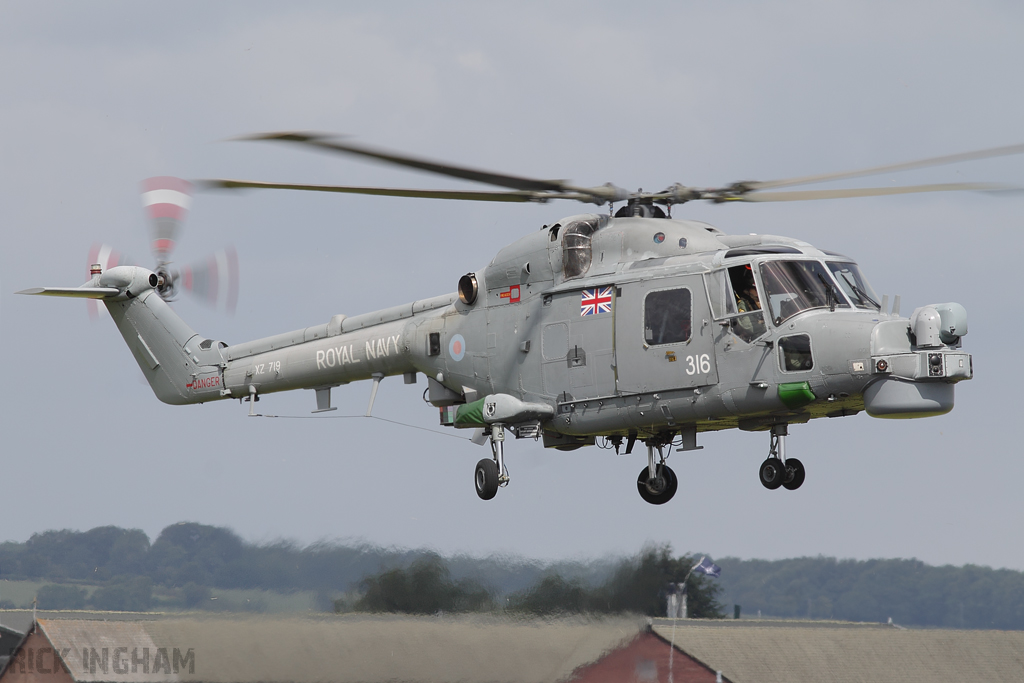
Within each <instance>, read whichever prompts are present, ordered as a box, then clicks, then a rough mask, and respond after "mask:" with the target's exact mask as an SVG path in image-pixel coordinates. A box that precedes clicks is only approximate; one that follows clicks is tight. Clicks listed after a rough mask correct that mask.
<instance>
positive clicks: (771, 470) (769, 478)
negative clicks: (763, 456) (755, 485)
mask: <svg viewBox="0 0 1024 683" xmlns="http://www.w3.org/2000/svg"><path fill="white" fill-rule="evenodd" d="M791 459H792V458H791ZM797 462H799V461H797ZM800 467H801V471H802V470H803V465H801V466H800ZM757 474H758V476H760V478H761V485H762V486H764V487H765V488H766V489H768V490H769V491H774V490H775V489H777V488H779V487H780V486H782V482H783V481H784V480H785V479H786V469H785V468H784V467H783V466H782V461H781V460H779V459H778V458H768V459H767V460H765V461H764V462H763V463H761V469H759V470H758V472H757ZM801 483H803V482H802V481H801Z"/></svg>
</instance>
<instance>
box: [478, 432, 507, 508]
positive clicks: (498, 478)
mask: <svg viewBox="0 0 1024 683" xmlns="http://www.w3.org/2000/svg"><path fill="white" fill-rule="evenodd" d="M504 445H505V428H504V427H503V426H501V425H492V426H491V454H492V457H491V459H487V458H484V459H483V460H481V461H480V462H478V463H477V464H476V474H475V476H474V478H473V479H474V482H475V484H476V495H478V496H480V498H481V499H483V500H490V499H491V498H494V496H495V495H496V494H497V493H498V487H499V486H507V485H508V482H509V476H508V469H507V468H506V467H505V451H504Z"/></svg>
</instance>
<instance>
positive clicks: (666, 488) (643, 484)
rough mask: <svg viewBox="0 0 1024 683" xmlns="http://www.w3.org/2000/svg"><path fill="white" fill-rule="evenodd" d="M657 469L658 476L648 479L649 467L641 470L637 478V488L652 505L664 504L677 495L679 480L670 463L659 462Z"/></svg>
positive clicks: (642, 496)
mask: <svg viewBox="0 0 1024 683" xmlns="http://www.w3.org/2000/svg"><path fill="white" fill-rule="evenodd" d="M655 471H656V472H657V476H655V477H654V479H648V474H649V472H648V468H646V467H645V468H643V469H642V470H640V476H638V477H637V478H636V488H637V491H639V492H640V497H641V498H643V499H644V500H646V501H647V502H648V503H650V504H651V505H663V504H665V503H667V502H669V501H670V500H672V496H674V495H676V489H678V488H679V480H678V479H677V478H676V473H675V472H673V471H672V468H671V467H669V466H668V465H662V464H659V465H657V467H656V470H655Z"/></svg>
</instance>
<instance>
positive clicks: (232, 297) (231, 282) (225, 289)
mask: <svg viewBox="0 0 1024 683" xmlns="http://www.w3.org/2000/svg"><path fill="white" fill-rule="evenodd" d="M178 284H179V286H181V288H182V289H184V290H185V291H187V292H189V293H190V294H192V295H193V296H195V297H196V298H197V299H199V300H200V301H202V302H204V303H206V304H207V305H209V306H213V307H215V308H218V309H220V310H222V311H226V312H228V313H234V312H235V306H237V305H238V254H237V253H236V252H235V248H234V247H226V248H224V249H221V250H220V251H217V252H215V253H213V254H211V255H210V256H209V257H207V258H206V259H205V260H204V261H201V262H199V263H196V264H193V265H191V266H185V267H183V268H182V269H181V274H180V279H179V281H178Z"/></svg>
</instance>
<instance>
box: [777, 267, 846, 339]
mask: <svg viewBox="0 0 1024 683" xmlns="http://www.w3.org/2000/svg"><path fill="white" fill-rule="evenodd" d="M761 282H763V283H764V287H765V291H766V293H767V294H768V308H769V310H770V311H771V315H772V320H774V321H775V324H776V325H780V324H781V323H782V322H783V321H785V320H788V319H789V318H792V317H793V316H794V315H796V314H797V313H800V312H801V311H806V310H807V309H809V308H818V307H822V306H827V305H828V302H829V293H828V291H829V290H828V288H834V287H835V285H834V284H832V276H831V275H830V274H829V272H828V271H827V270H825V266H823V265H821V263H819V262H818V261H765V262H764V263H762V264H761Z"/></svg>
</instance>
